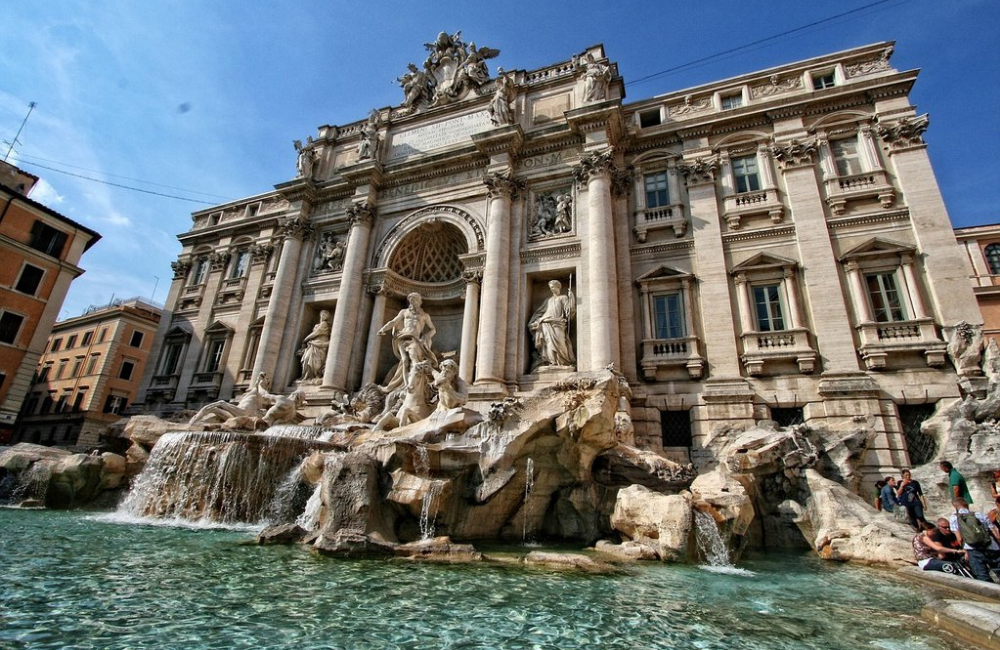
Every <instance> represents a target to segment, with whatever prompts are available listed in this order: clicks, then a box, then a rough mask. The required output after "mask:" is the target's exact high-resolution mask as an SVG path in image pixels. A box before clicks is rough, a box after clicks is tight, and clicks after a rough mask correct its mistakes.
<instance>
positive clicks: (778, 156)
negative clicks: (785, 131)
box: [771, 138, 819, 170]
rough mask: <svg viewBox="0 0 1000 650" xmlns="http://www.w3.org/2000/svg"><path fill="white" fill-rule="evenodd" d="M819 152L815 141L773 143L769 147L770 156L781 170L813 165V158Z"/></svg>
mask: <svg viewBox="0 0 1000 650" xmlns="http://www.w3.org/2000/svg"><path fill="white" fill-rule="evenodd" d="M818 152H819V148H818V147H817V146H816V139H815V138H813V139H811V140H806V141H805V142H802V141H800V140H795V139H793V140H789V141H788V142H783V143H778V142H775V143H774V145H773V146H772V147H771V155H773V156H774V159H775V160H777V161H778V166H779V167H781V169H782V170H785V169H793V168H796V167H808V166H810V165H812V164H813V156H815V155H816V154H817V153H818Z"/></svg>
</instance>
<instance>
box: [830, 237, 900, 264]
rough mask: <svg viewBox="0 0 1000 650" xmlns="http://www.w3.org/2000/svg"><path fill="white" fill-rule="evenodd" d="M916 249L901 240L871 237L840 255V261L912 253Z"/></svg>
mask: <svg viewBox="0 0 1000 650" xmlns="http://www.w3.org/2000/svg"><path fill="white" fill-rule="evenodd" d="M916 250H917V249H916V247H914V246H912V245H910V244H904V243H902V242H898V241H893V240H891V239H884V238H882V237H873V238H871V239H869V240H868V241H866V242H865V243H863V244H861V245H860V246H855V247H854V248H852V249H851V250H849V251H847V252H846V253H844V254H843V255H842V256H841V258H840V261H841V262H847V261H849V260H852V259H864V258H868V257H877V256H883V255H903V254H913V253H914V252H915V251H916Z"/></svg>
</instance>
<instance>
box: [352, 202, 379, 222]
mask: <svg viewBox="0 0 1000 650" xmlns="http://www.w3.org/2000/svg"><path fill="white" fill-rule="evenodd" d="M346 213H347V219H348V221H350V222H351V225H352V226H371V225H372V223H373V222H374V221H375V206H374V205H373V204H372V203H370V202H368V201H365V202H362V203H352V204H351V205H349V206H347V211H346Z"/></svg>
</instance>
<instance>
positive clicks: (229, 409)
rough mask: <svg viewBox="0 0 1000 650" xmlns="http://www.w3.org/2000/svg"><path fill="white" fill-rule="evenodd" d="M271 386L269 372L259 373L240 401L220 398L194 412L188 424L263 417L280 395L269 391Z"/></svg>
mask: <svg viewBox="0 0 1000 650" xmlns="http://www.w3.org/2000/svg"><path fill="white" fill-rule="evenodd" d="M270 387H271V382H270V380H268V378H267V373H263V372H261V373H258V375H257V377H256V378H255V379H254V380H253V381H252V382H251V383H250V386H249V387H248V388H247V390H246V392H245V393H243V395H241V396H240V399H239V401H238V402H236V403H235V404H233V403H232V402H227V401H226V400H219V401H217V402H212V403H211V404H207V405H205V406H203V407H202V408H201V410H199V411H198V412H197V413H195V414H194V417H192V418H191V420H190V421H189V422H188V424H212V423H216V424H218V423H222V422H225V421H226V420H229V419H231V418H261V417H263V415H264V413H265V411H266V410H267V409H268V408H270V407H271V406H272V405H273V404H274V401H275V399H277V397H278V396H277V395H272V394H271V393H269V392H267V391H268V388H270Z"/></svg>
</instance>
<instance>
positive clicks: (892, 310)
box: [865, 271, 906, 323]
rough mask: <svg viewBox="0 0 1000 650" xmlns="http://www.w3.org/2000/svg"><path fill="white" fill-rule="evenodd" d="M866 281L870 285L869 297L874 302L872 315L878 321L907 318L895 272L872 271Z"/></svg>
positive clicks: (889, 321) (888, 321)
mask: <svg viewBox="0 0 1000 650" xmlns="http://www.w3.org/2000/svg"><path fill="white" fill-rule="evenodd" d="M865 283H866V284H867V285H868V298H869V299H870V300H871V302H872V315H873V316H874V317H875V320H876V321H877V322H879V323H891V322H894V321H901V320H906V312H905V311H904V310H903V302H902V301H901V300H900V297H899V289H898V288H897V287H896V274H895V273H894V272H892V271H890V272H888V273H870V274H868V275H866V276H865Z"/></svg>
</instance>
